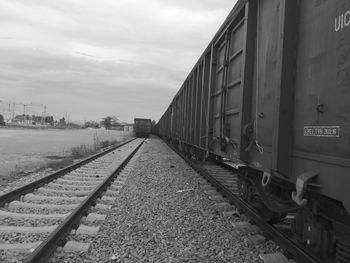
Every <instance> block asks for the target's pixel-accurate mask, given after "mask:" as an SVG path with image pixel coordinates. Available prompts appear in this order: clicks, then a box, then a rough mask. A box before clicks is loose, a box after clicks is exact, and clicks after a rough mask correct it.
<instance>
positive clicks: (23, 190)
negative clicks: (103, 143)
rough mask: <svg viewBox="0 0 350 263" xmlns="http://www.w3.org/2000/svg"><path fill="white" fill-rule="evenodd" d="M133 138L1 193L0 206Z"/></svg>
mask: <svg viewBox="0 0 350 263" xmlns="http://www.w3.org/2000/svg"><path fill="white" fill-rule="evenodd" d="M135 139H136V138H133V139H130V140H128V141H126V142H123V143H121V144H118V145H117V146H113V147H111V148H109V149H107V150H105V151H103V152H100V153H97V154H94V155H92V156H90V157H87V158H85V159H83V160H82V161H80V162H78V163H75V164H72V165H70V166H67V167H65V168H63V169H60V170H58V171H57V172H54V173H52V174H49V175H48V176H45V177H43V178H41V179H38V180H36V181H34V182H31V183H29V184H27V185H24V186H22V187H19V188H17V189H14V190H12V191H10V192H8V193H5V194H3V195H1V196H0V207H2V206H4V205H5V204H6V203H9V202H11V201H13V200H16V199H18V198H19V197H20V196H21V195H24V194H27V193H30V192H33V191H34V190H35V189H36V188H39V187H41V186H43V185H45V184H47V183H49V182H51V181H53V180H55V179H57V178H59V177H61V176H63V175H65V174H67V173H68V172H70V171H73V170H75V169H77V168H78V167H80V166H83V165H85V164H87V163H89V162H91V161H93V160H95V159H97V158H99V157H101V156H103V155H105V154H107V153H109V152H112V151H114V150H116V149H118V148H119V147H121V146H123V145H125V144H128V143H130V142H132V141H133V140H135Z"/></svg>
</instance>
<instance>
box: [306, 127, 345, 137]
mask: <svg viewBox="0 0 350 263" xmlns="http://www.w3.org/2000/svg"><path fill="white" fill-rule="evenodd" d="M304 136H312V137H340V126H305V127H304Z"/></svg>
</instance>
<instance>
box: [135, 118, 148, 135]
mask: <svg viewBox="0 0 350 263" xmlns="http://www.w3.org/2000/svg"><path fill="white" fill-rule="evenodd" d="M151 131H152V121H151V120H150V119H141V118H135V119H134V132H135V135H136V137H148V136H149V135H150V134H151Z"/></svg>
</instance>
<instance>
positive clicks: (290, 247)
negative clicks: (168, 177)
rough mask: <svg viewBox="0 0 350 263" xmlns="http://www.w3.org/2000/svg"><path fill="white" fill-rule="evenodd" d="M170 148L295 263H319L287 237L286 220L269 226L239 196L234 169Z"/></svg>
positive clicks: (259, 214)
mask: <svg viewBox="0 0 350 263" xmlns="http://www.w3.org/2000/svg"><path fill="white" fill-rule="evenodd" d="M170 147H171V148H172V149H173V150H174V151H175V152H176V153H177V154H178V155H180V156H181V158H182V159H184V160H185V161H186V162H187V163H188V164H189V165H190V166H191V167H192V168H193V169H194V170H196V171H197V172H198V173H199V174H200V175H201V176H202V177H204V178H205V179H206V180H207V181H209V182H210V184H211V185H213V186H214V187H215V188H216V189H217V191H219V192H220V193H221V194H222V195H223V196H224V197H226V198H227V199H228V200H229V202H230V203H231V204H233V205H235V206H236V207H237V208H239V209H240V210H242V211H243V212H244V213H245V214H246V216H247V217H248V218H250V219H251V220H253V221H254V223H255V224H257V225H258V226H259V227H260V228H261V229H262V230H263V231H264V232H266V233H268V234H269V235H270V236H271V237H272V238H273V240H274V241H275V242H276V243H277V244H278V245H279V246H280V247H281V248H283V249H284V250H285V251H287V252H288V253H289V254H291V255H292V256H293V257H294V260H295V262H296V263H321V262H322V261H320V260H319V259H318V258H317V256H315V255H313V254H311V253H309V252H308V251H307V249H306V248H305V247H303V246H302V245H300V244H298V243H297V242H296V241H294V240H293V238H292V236H291V235H289V229H288V219H287V220H286V221H287V223H286V224H278V225H277V224H271V223H268V222H267V221H266V220H265V219H263V218H262V216H261V213H259V211H258V210H257V209H256V208H254V207H253V206H252V205H251V204H250V203H248V202H246V201H245V200H243V199H242V198H240V196H239V186H238V176H237V172H236V169H235V168H234V167H233V166H230V165H228V164H225V163H217V162H199V161H196V160H189V159H188V158H187V157H186V156H185V155H183V154H182V153H181V152H179V151H178V150H177V149H175V148H174V147H172V146H171V145H170Z"/></svg>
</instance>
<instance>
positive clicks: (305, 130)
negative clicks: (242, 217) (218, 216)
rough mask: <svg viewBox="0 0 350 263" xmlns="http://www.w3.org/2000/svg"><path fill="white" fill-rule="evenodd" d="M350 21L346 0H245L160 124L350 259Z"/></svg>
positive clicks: (323, 247)
mask: <svg viewBox="0 0 350 263" xmlns="http://www.w3.org/2000/svg"><path fill="white" fill-rule="evenodd" d="M349 25H350V2H349V1H347V0H334V1H327V0H295V1H294V0H293V1H291V0H259V1H258V0H240V1H238V3H237V4H236V5H235V7H234V8H233V9H232V11H231V12H230V14H229V16H228V17H227V19H226V20H225V22H224V24H223V25H222V26H221V27H220V29H219V30H218V32H217V33H216V35H215V36H214V38H213V39H212V41H211V42H210V44H209V45H208V47H207V48H206V49H205V51H204V53H203V54H202V56H201V57H200V58H199V60H198V62H197V63H196V65H195V66H194V68H193V69H192V71H191V72H190V74H189V75H188V77H187V78H186V80H185V81H184V83H183V84H182V86H181V88H180V90H179V91H178V93H177V94H176V96H175V97H174V99H173V100H172V102H171V104H170V105H169V107H168V108H167V110H166V112H165V113H164V114H163V116H162V117H161V119H160V120H159V122H158V124H157V129H158V132H159V135H160V136H161V137H162V138H164V139H165V140H167V141H168V142H170V143H172V144H173V145H174V146H176V147H177V148H178V149H180V150H181V151H183V152H184V153H185V154H186V155H187V156H188V157H189V158H196V159H199V160H205V159H208V158H211V159H215V160H219V161H225V162H226V161H230V162H232V163H233V164H234V165H235V166H236V167H237V171H238V174H239V178H240V190H241V191H240V192H241V197H242V198H245V199H249V198H251V195H258V196H259V198H260V199H261V200H262V201H263V203H264V206H265V208H266V209H267V210H269V211H271V218H268V220H276V219H278V218H281V217H283V215H285V214H286V213H290V212H293V213H295V214H296V217H295V220H294V233H295V235H296V236H297V237H298V239H299V240H300V242H302V243H304V244H305V246H306V247H308V248H309V249H310V250H312V251H314V252H315V254H318V255H320V257H321V258H322V259H323V260H325V261H326V262H334V261H337V262H350V217H349V213H350V192H349V190H348V189H349V186H350V147H349V146H350V107H349V103H348V101H349V100H350V89H349V87H350V26H349Z"/></svg>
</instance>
